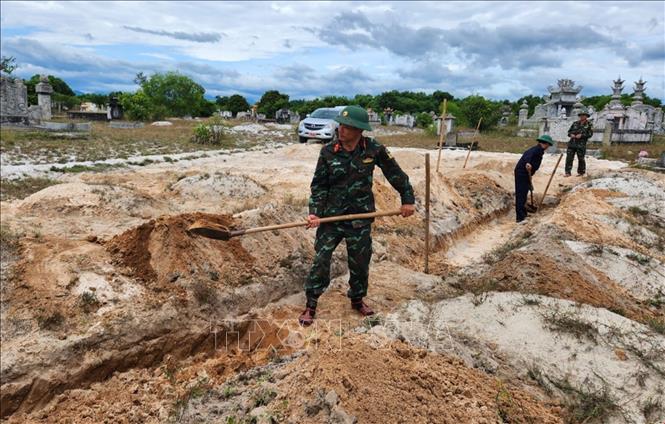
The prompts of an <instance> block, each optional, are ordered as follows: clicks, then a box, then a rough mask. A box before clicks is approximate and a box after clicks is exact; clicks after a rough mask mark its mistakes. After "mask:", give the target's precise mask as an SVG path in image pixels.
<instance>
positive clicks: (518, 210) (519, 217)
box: [515, 172, 530, 222]
mask: <svg viewBox="0 0 665 424" xmlns="http://www.w3.org/2000/svg"><path fill="white" fill-rule="evenodd" d="M529 187H530V184H529V175H528V174H521V173H520V174H518V173H517V172H515V220H516V221H517V222H521V221H524V219H525V218H526V216H527V213H526V207H525V204H526V200H527V196H528V194H529Z"/></svg>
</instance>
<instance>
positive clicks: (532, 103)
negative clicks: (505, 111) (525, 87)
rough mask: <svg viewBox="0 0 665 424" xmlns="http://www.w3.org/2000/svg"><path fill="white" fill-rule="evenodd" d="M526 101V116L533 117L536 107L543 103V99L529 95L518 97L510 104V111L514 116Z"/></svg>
mask: <svg viewBox="0 0 665 424" xmlns="http://www.w3.org/2000/svg"><path fill="white" fill-rule="evenodd" d="M524 100H526V104H527V106H529V113H528V115H529V116H531V115H533V111H534V110H535V109H536V106H538V105H539V104H541V103H542V102H543V99H542V98H541V97H538V96H534V95H531V94H529V95H528V96H524V97H520V98H519V99H517V101H516V102H515V103H512V104H511V110H512V112H513V113H514V114H519V111H520V108H521V107H522V102H523V101H524Z"/></svg>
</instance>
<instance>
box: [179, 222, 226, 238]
mask: <svg viewBox="0 0 665 424" xmlns="http://www.w3.org/2000/svg"><path fill="white" fill-rule="evenodd" d="M187 232H189V233H191V234H196V235H199V236H202V237H206V238H210V239H215V240H229V239H230V238H231V237H232V235H231V232H230V231H229V229H228V228H226V227H224V226H222V225H217V224H213V223H210V222H203V221H196V222H194V223H193V224H192V225H190V226H189V228H188V229H187Z"/></svg>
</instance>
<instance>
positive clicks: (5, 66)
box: [0, 56, 17, 75]
mask: <svg viewBox="0 0 665 424" xmlns="http://www.w3.org/2000/svg"><path fill="white" fill-rule="evenodd" d="M16 68H17V66H16V58H15V57H14V56H2V59H0V71H2V72H4V73H5V74H7V75H9V74H11V73H12V72H14V70H15V69H16Z"/></svg>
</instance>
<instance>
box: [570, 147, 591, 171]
mask: <svg viewBox="0 0 665 424" xmlns="http://www.w3.org/2000/svg"><path fill="white" fill-rule="evenodd" d="M575 155H577V173H578V174H584V173H586V160H585V159H584V155H586V146H568V149H566V174H570V171H572V170H573V159H574V158H575Z"/></svg>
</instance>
